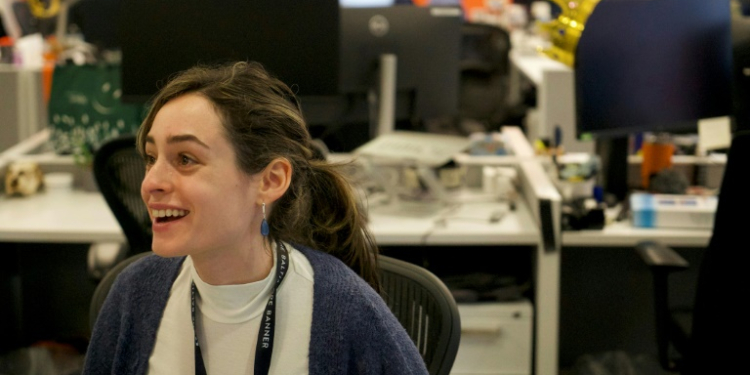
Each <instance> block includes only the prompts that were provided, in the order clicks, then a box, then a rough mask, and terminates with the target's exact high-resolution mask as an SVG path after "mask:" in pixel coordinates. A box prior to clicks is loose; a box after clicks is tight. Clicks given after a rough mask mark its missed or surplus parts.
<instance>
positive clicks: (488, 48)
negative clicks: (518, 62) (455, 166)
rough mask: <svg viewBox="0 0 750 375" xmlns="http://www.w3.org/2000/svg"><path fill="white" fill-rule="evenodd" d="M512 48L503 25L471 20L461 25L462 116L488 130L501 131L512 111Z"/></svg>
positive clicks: (460, 108) (460, 110) (508, 34)
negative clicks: (510, 105) (510, 75)
mask: <svg viewBox="0 0 750 375" xmlns="http://www.w3.org/2000/svg"><path fill="white" fill-rule="evenodd" d="M510 47H511V45H510V33H509V32H508V31H507V30H505V29H503V28H500V27H497V26H493V25H486V24H478V23H470V22H467V23H465V24H464V25H463V26H462V28H461V56H460V66H459V69H460V86H459V112H460V116H461V118H462V119H463V120H474V121H477V122H479V123H481V124H483V125H484V126H485V130H487V131H490V130H498V129H499V128H500V127H501V126H502V125H504V124H506V120H507V118H508V116H509V114H510V108H509V107H508V104H507V101H508V100H507V95H508V90H509V83H508V80H509V71H510V57H509V52H510Z"/></svg>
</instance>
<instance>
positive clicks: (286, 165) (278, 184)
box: [258, 158, 292, 203]
mask: <svg viewBox="0 0 750 375" xmlns="http://www.w3.org/2000/svg"><path fill="white" fill-rule="evenodd" d="M291 182H292V164H291V163H290V162H289V160H287V159H285V158H276V159H274V160H272V161H271V162H270V163H268V165H267V166H266V168H265V169H263V171H262V172H261V176H260V187H259V190H258V193H259V195H258V198H259V199H260V200H261V202H265V203H271V202H275V201H276V200H277V199H279V198H281V196H282V195H284V193H286V190H287V189H289V184H290V183H291Z"/></svg>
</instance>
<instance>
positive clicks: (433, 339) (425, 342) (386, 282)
mask: <svg viewBox="0 0 750 375" xmlns="http://www.w3.org/2000/svg"><path fill="white" fill-rule="evenodd" d="M378 262H379V264H380V270H381V273H380V278H381V282H382V285H383V291H382V293H381V295H382V296H383V299H384V300H385V302H386V304H387V305H388V307H390V309H391V311H393V313H394V315H396V318H398V320H399V321H400V322H401V324H402V325H403V326H404V327H405V328H406V331H407V332H408V333H409V336H410V337H411V338H412V340H413V341H414V344H416V346H417V349H419V353H420V354H421V355H422V358H423V359H424V360H425V363H426V364H427V370H428V371H429V372H430V374H431V375H448V374H449V373H450V371H451V368H452V367H453V362H454V360H455V359H456V354H457V352H458V344H459V341H460V339H461V320H460V317H459V315H458V307H457V306H456V301H455V299H454V298H453V295H452V294H451V292H450V291H449V290H448V287H447V286H445V284H444V283H443V282H442V281H441V280H440V279H439V278H438V277H437V276H435V275H434V274H432V273H431V272H430V271H428V270H427V269H425V268H422V267H420V266H417V265H415V264H412V263H408V262H405V261H402V260H399V259H395V258H391V257H388V256H384V255H381V256H379V258H378Z"/></svg>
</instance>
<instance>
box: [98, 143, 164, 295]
mask: <svg viewBox="0 0 750 375" xmlns="http://www.w3.org/2000/svg"><path fill="white" fill-rule="evenodd" d="M93 173H94V179H95V180H96V183H97V185H98V187H99V191H100V192H101V194H102V196H103V197H104V200H105V201H106V202H107V205H108V206H109V208H110V209H111V210H112V213H113V214H114V216H115V218H116V219H117V222H118V223H119V224H120V227H121V228H122V230H123V233H124V234H125V238H126V240H127V243H125V244H123V246H120V247H119V248H115V249H114V250H113V247H112V246H110V244H95V245H94V246H92V247H91V249H90V250H89V274H90V275H91V276H92V278H93V279H94V280H96V281H100V280H101V279H102V278H103V277H104V276H105V275H106V274H107V272H108V271H109V270H110V269H111V268H112V267H114V266H115V265H116V264H117V263H118V262H120V261H122V260H123V259H125V258H127V257H129V256H131V255H133V254H138V253H142V252H146V251H150V250H151V236H152V234H151V220H150V218H149V216H148V210H147V208H146V206H145V205H144V204H143V201H142V200H141V193H140V191H141V181H143V176H144V175H145V163H144V161H143V158H142V157H141V156H140V155H139V154H138V151H137V150H136V147H135V135H132V134H128V135H123V136H120V137H118V138H114V139H111V140H109V141H107V142H105V143H104V144H102V146H101V147H100V148H99V149H98V150H96V151H95V153H94V165H93ZM113 254H114V255H113Z"/></svg>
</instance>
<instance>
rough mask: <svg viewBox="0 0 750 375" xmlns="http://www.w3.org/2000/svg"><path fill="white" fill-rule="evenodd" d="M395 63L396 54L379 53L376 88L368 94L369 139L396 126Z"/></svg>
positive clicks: (396, 63) (390, 130) (388, 131)
mask: <svg viewBox="0 0 750 375" xmlns="http://www.w3.org/2000/svg"><path fill="white" fill-rule="evenodd" d="M397 65H398V61H397V58H396V55H394V54H383V55H380V61H379V64H378V76H379V82H378V83H379V84H378V87H377V92H376V90H370V92H369V94H368V103H369V108H370V116H369V117H370V139H375V138H377V136H379V135H381V134H388V133H391V132H393V130H394V129H395V127H396V76H397V72H396V67H397Z"/></svg>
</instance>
